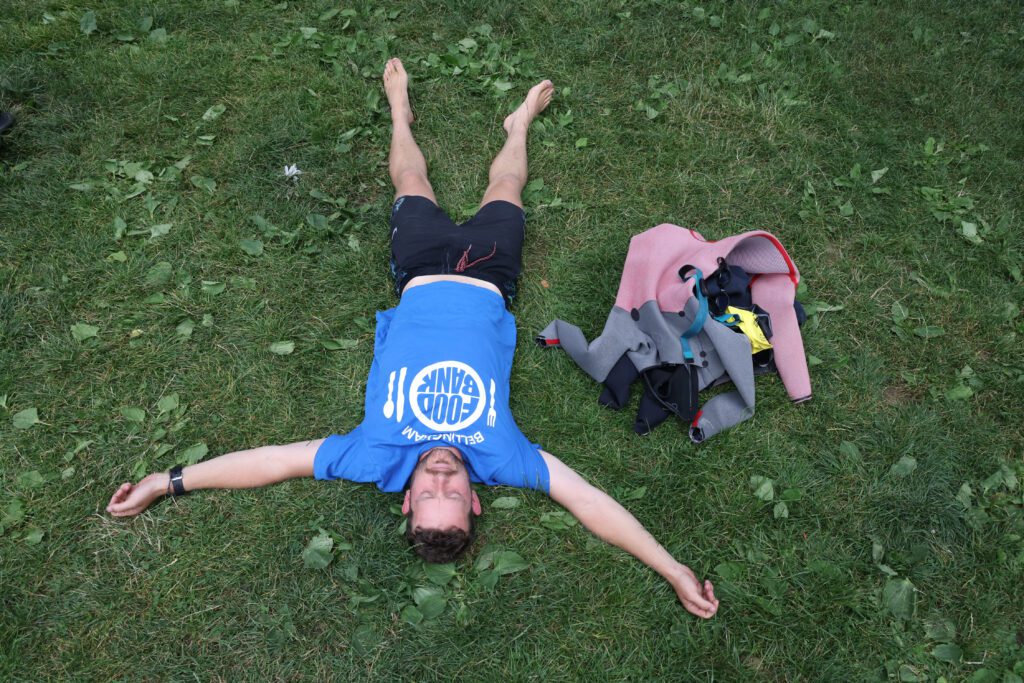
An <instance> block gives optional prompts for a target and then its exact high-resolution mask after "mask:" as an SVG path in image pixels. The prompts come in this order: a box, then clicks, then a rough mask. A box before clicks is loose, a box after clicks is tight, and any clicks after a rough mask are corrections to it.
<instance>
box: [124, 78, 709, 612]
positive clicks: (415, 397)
mask: <svg viewBox="0 0 1024 683" xmlns="http://www.w3.org/2000/svg"><path fill="white" fill-rule="evenodd" d="M384 90H385V91H386V92H387V97H388V102H389V103H390V104H391V119H392V126H393V128H392V137H391V153H390V157H389V164H388V165H389V171H390V173H391V180H392V182H393V183H394V185H395V203H394V206H393V208H392V211H391V253H392V261H391V271H392V274H393V275H394V278H395V290H396V292H397V293H398V295H399V298H400V302H399V305H398V306H397V307H395V308H393V309H391V310H388V311H383V312H380V313H378V314H377V330H376V339H375V342H374V358H373V364H372V366H371V368H370V377H369V379H368V381H367V385H366V403H365V417H364V419H363V422H362V423H361V424H360V425H359V426H358V427H356V428H355V429H353V430H352V431H351V432H349V433H348V434H345V435H343V436H342V435H337V434H335V435H332V436H329V437H327V438H326V439H319V440H316V441H306V442H300V443H294V444H290V445H287V446H265V447H263V448H255V449H252V450H247V451H239V452H237V453H228V454H226V455H222V456H220V457H218V458H214V459H212V460H208V461H206V462H201V463H198V464H196V465H191V466H189V467H185V468H181V467H175V468H173V469H171V471H170V472H165V473H155V474H151V475H149V476H147V477H146V478H145V479H143V480H142V481H140V482H139V483H138V484H135V485H132V484H130V483H125V484H122V485H121V487H120V488H119V489H118V490H117V491H116V492H114V495H113V496H112V497H111V499H110V504H109V505H108V506H107V510H108V511H109V512H110V513H111V514H112V515H117V516H126V515H137V514H139V513H140V512H142V511H143V510H145V509H146V508H147V507H148V506H149V505H150V503H152V502H153V501H154V500H156V499H158V498H160V497H161V496H164V495H180V494H182V493H184V492H186V491H191V490H195V489H208V488H254V487H258V486H265V485H267V484H271V483H274V482H279V481H283V480H285V479H290V478H293V477H308V476H314V477H316V478H317V479H347V480H349V481H356V482H374V483H376V484H377V486H378V487H379V488H380V489H381V490H382V491H388V492H399V491H402V490H403V489H404V490H405V501H404V502H403V504H402V512H403V513H404V514H405V515H406V516H407V519H408V524H407V531H406V535H407V537H408V538H409V541H410V542H412V543H413V545H414V547H415V548H416V550H417V552H418V553H419V554H420V555H421V556H422V557H423V558H424V559H426V560H427V561H430V562H448V561H451V560H453V559H455V558H456V557H458V556H459V555H460V554H461V553H462V552H463V551H464V550H465V549H466V548H467V547H468V546H469V545H470V543H471V542H472V539H473V526H474V518H475V516H476V515H479V514H480V499H479V498H477V495H476V492H474V491H473V489H472V487H471V486H470V482H471V481H475V482H479V483H483V484H489V485H499V484H500V485H505V486H519V487H527V488H533V489H538V490H541V491H544V492H546V493H548V494H549V495H550V496H551V497H552V498H554V499H555V500H556V501H558V502H559V503H560V504H561V505H563V506H565V508H566V509H568V510H569V511H570V512H571V513H572V514H573V515H575V516H576V517H577V518H578V519H579V520H580V522H582V523H583V525H584V526H585V527H586V528H587V529H589V530H590V531H592V532H593V533H595V534H597V535H598V536H599V537H600V538H602V539H604V540H605V541H607V542H609V543H612V544H614V545H616V546H618V547H620V548H622V549H623V550H625V551H627V552H629V553H631V554H633V555H634V556H636V557H637V558H638V559H640V560H641V561H642V562H644V563H645V564H647V565H648V566H649V567H651V568H652V569H654V570H655V571H656V572H658V573H659V574H661V575H662V576H663V577H665V579H666V580H667V581H668V582H669V583H671V584H672V587H673V588H675V591H676V594H677V595H678V596H679V599H680V600H681V601H682V603H683V605H684V606H685V607H686V609H687V610H689V611H690V612H692V613H693V614H696V615H697V616H700V617H705V618H707V617H711V616H712V615H714V614H715V612H716V611H717V609H718V600H716V599H715V593H714V587H713V586H712V585H711V582H710V581H705V582H704V583H703V584H701V582H700V581H698V580H697V578H696V576H694V573H693V572H692V571H691V570H690V569H689V568H688V567H686V566H685V565H683V564H680V563H679V562H677V561H676V560H675V559H673V557H672V556H671V555H669V553H668V552H667V551H666V550H665V549H664V548H663V547H662V546H661V545H660V544H659V543H658V542H657V541H656V540H655V539H654V537H653V536H651V534H650V533H648V532H647V530H646V529H644V527H643V526H642V525H641V524H640V523H639V522H638V521H637V520H636V518H634V517H633V515H631V514H630V513H629V512H627V511H626V510H625V509H624V508H623V507H622V506H621V505H619V504H618V503H617V502H616V501H615V500H613V499H612V498H611V497H609V496H608V495H607V494H606V493H604V492H603V491H600V490H598V489H596V488H594V487H593V486H591V485H590V484H588V483H587V482H586V481H584V479H583V478H582V477H581V476H580V475H579V474H577V473H576V472H575V471H574V470H572V469H571V468H570V467H568V466H566V465H565V464H564V463H563V462H562V461H561V460H559V459H558V458H556V457H555V456H553V455H551V454H550V453H547V452H545V451H543V450H541V449H540V447H539V446H538V445H537V444H533V443H530V441H529V440H528V439H527V438H526V437H525V436H523V434H522V432H521V431H519V428H518V427H517V426H516V423H515V421H514V419H513V418H512V413H511V411H510V410H509V375H510V373H511V369H512V355H513V351H514V350H515V340H516V327H515V319H514V318H513V317H512V315H511V314H510V313H509V312H508V310H507V308H506V307H507V305H508V304H510V303H511V300H512V298H513V297H514V296H515V283H516V278H517V277H518V276H519V269H520V256H521V253H522V245H523V237H524V234H525V233H524V229H525V222H526V215H525V213H524V212H523V203H522V199H521V197H520V193H521V191H522V189H523V186H524V185H525V184H526V137H527V131H528V129H529V126H530V122H531V121H532V120H533V117H534V116H536V115H537V114H538V113H539V112H540V111H542V110H543V109H544V108H545V107H546V106H547V105H548V103H549V102H550V101H551V95H552V93H553V92H554V87H553V86H552V84H551V81H542V82H541V83H538V84H537V85H535V86H534V87H533V88H531V89H530V92H529V94H528V95H527V96H526V100H525V101H524V102H523V103H522V104H521V105H520V106H519V108H518V109H516V110H515V111H514V112H512V114H510V115H509V116H508V118H506V119H505V123H504V127H505V131H506V132H507V134H508V138H507V140H506V141H505V145H504V146H503V147H502V149H501V151H500V152H499V153H498V155H497V156H496V157H495V158H494V161H493V162H492V163H491V169H490V182H489V185H488V187H487V191H486V192H485V193H484V196H483V200H482V201H481V202H480V208H479V210H478V211H477V213H476V215H475V216H473V218H471V219H470V220H469V221H467V222H466V223H463V224H462V225H456V224H455V223H454V222H452V220H451V219H450V218H449V217H448V216H447V215H446V214H445V213H444V212H443V211H442V210H441V209H440V208H438V206H437V201H436V199H435V197H434V191H433V189H432V188H431V186H430V182H429V180H428V179H427V165H426V161H425V160H424V158H423V154H422V153H421V152H420V150H419V147H417V145H416V142H415V140H414V139H413V136H412V130H411V128H410V125H411V124H412V122H413V115H412V109H411V108H410V106H409V96H408V76H407V74H406V72H405V69H404V68H403V66H402V62H401V61H400V60H398V59H391V60H390V61H388V63H387V65H386V66H385V69H384Z"/></svg>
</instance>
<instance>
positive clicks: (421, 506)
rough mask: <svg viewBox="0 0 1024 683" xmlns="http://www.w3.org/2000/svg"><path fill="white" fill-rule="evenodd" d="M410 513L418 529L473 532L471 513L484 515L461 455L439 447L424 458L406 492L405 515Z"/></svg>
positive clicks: (421, 459)
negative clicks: (451, 529)
mask: <svg viewBox="0 0 1024 683" xmlns="http://www.w3.org/2000/svg"><path fill="white" fill-rule="evenodd" d="M410 510H412V513H413V523H414V524H415V525H416V527H417V528H420V529H450V528H452V527H456V528H459V529H462V530H463V531H469V515H470V512H472V513H473V514H476V515H479V514H480V499H479V498H477V496H476V492H474V491H473V489H472V487H471V486H470V485H469V472H468V471H467V470H466V465H465V464H464V463H463V462H462V454H461V453H459V452H458V451H457V450H456V449H454V448H451V447H449V446H438V447H436V448H432V449H430V450H429V451H427V452H426V453H424V454H423V456H422V457H421V458H420V461H419V464H417V465H416V470H415V471H414V472H413V475H412V484H411V485H410V486H409V490H408V491H406V492H405V502H404V503H403V505H402V513H403V514H409V511H410Z"/></svg>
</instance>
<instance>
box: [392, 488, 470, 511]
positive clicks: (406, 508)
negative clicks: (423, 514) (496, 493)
mask: <svg viewBox="0 0 1024 683" xmlns="http://www.w3.org/2000/svg"><path fill="white" fill-rule="evenodd" d="M473 495H474V496H475V495H476V493H474V494H473ZM411 496H412V491H406V492H405V500H403V501H402V514H403V515H407V514H409V510H411V509H412V505H411V504H410V503H409V501H410V499H411ZM478 504H479V503H478ZM477 514H480V513H479V512H478V513H477Z"/></svg>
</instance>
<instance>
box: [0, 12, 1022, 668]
mask: <svg viewBox="0 0 1024 683" xmlns="http://www.w3.org/2000/svg"><path fill="white" fill-rule="evenodd" d="M449 5H452V6H450V7H449V6H446V5H442V4H440V3H428V2H410V3H398V2H392V3H373V2H370V1H368V0H356V2H354V3H353V4H349V3H345V4H337V3H335V2H329V1H327V0H288V1H287V2H280V3H277V2H275V0H227V1H224V0H182V1H180V2H167V1H160V0H156V1H152V2H139V1H136V0H124V1H122V0H91V1H90V2H84V1H80V0H54V1H43V0H7V1H6V2H5V3H4V9H3V13H2V16H0V110H7V111H14V112H15V114H16V116H17V119H18V123H17V126H16V128H15V129H14V130H13V132H12V133H11V134H10V135H9V136H6V137H5V138H3V140H2V141H0V679H3V680H24V681H38V680H45V679H67V680H110V679H121V680H186V679H188V680H192V679H195V680H264V679H272V680H278V679H289V680H291V679H300V680H309V679H334V680H369V679H375V680H417V681H419V680H449V679H459V680H480V681H496V680H516V681H518V680H527V679H529V680H544V681H547V680H565V681H573V680H610V681H620V680H663V681H687V680H721V681H747V680H758V681H759V680H764V681H799V680H804V681H862V680H879V681H881V680H894V681H895V680H898V681H926V680H927V681H936V680H946V681H972V682H974V683H979V682H988V681H992V682H997V683H998V682H1002V683H1012V682H1014V681H1017V682H1019V681H1021V680H1022V677H1024V622H1022V620H1021V608H1022V606H1024V591H1022V588H1021V586H1022V583H1024V500H1022V486H1021V480H1022V479H1024V461H1022V453H1024V438H1022V432H1021V427H1020V425H1021V423H1022V421H1024V358H1022V355H1021V341H1020V339H1019V337H1020V335H1021V334H1022V333H1024V323H1022V320H1024V319H1022V318H1021V316H1020V312H1021V311H1020V309H1021V305H1022V299H1024V297H1022V281H1024V275H1022V268H1024V243H1022V239H1021V220H1022V216H1024V201H1022V193H1021V178H1022V175H1024V163H1022V159H1024V91H1022V89H1021V74H1022V73H1024V13H1022V10H1021V6H1020V5H1019V4H1018V3H1013V2H990V1H981V2H973V3H964V2H952V1H927V0H920V1H917V2H897V3H868V2H859V1H851V2H839V3H833V2H825V1H824V0H820V1H819V0H806V1H795V0H794V1H791V2H777V3H726V2H720V1H717V0H716V1H712V2H708V3H707V4H704V5H697V4H695V3H694V2H689V1H684V2H674V1H669V0H644V1H641V2H636V3H629V2H610V3H597V2H593V3H588V2H563V3H553V2H543V1H541V0H523V1H521V2H514V3H511V2H510V3H488V2H482V1H478V0H464V1H462V2H458V3H449ZM392 55H397V56H401V57H403V58H404V60H405V64H406V66H407V68H408V70H409V72H410V74H411V77H412V80H413V84H412V102H413V108H414V111H415V114H416V116H417V122H416V124H415V127H414V130H415V132H416V134H417V136H418V139H419V141H420V143H421V145H422V147H423V150H424V153H425V155H426V157H427V160H428V163H429V164H430V167H431V178H432V181H433V183H434V187H435V189H436V191H437V195H438V198H439V201H440V202H441V204H442V206H444V207H446V208H447V209H448V210H449V211H450V212H451V213H452V214H453V215H455V216H457V217H460V218H462V217H466V216H468V215H469V214H471V213H472V211H473V208H474V207H475V205H476V203H477V202H478V201H479V198H480V195H481V194H482V192H483V190H484V186H485V184H486V177H487V176H486V173H487V164H488V162H489V160H490V158H491V157H492V156H493V155H494V153H495V152H496V151H497V150H498V148H499V147H500V145H501V143H502V141H503V139H504V134H503V131H502V130H501V127H500V124H501V121H502V119H503V117H504V116H505V115H506V114H507V113H508V112H509V111H511V109H512V108H513V107H514V106H515V104H516V103H518V102H519V101H520V100H521V98H522V96H523V95H524V94H525V92H526V89H527V88H528V86H530V85H532V84H533V83H535V82H536V81H538V80H540V79H542V78H551V79H552V80H553V81H554V82H555V84H556V86H557V87H558V91H557V94H556V96H555V99H554V101H553V103H552V105H551V107H550V108H549V109H548V110H547V111H546V112H545V113H544V115H543V116H542V117H541V118H540V119H539V120H538V121H537V122H535V124H534V129H533V131H532V133H531V152H530V153H531V159H530V161H531V178H532V182H531V185H530V186H529V188H528V190H527V192H526V203H527V210H528V215H529V220H528V238H527V246H526V255H525V263H524V273H523V277H522V279H521V282H520V297H519V300H518V301H517V303H516V306H515V313H516V315H517V322H518V326H519V331H520V335H519V348H518V351H517V355H516V366H515V369H514V371H513V375H512V385H513V386H512V396H513V406H512V407H513V411H514V413H515V414H516V417H517V420H518V422H519V425H520V426H521V428H522V429H523V431H524V432H525V433H526V434H527V435H528V436H529V437H530V438H531V439H533V440H535V441H537V442H539V443H541V444H542V445H543V446H544V447H545V448H546V449H547V450H549V451H551V452H553V453H555V454H556V455H558V456H559V457H561V458H562V459H563V460H564V461H565V462H567V463H568V464H570V465H571V466H573V467H575V468H576V469H578V470H579V471H580V472H581V473H583V474H584V475H585V476H586V477H588V478H589V479H590V480H592V481H593V482H595V483H596V484H597V485H599V486H601V487H602V488H604V489H606V490H609V491H611V492H613V493H614V494H615V495H616V496H618V497H619V498H620V500H623V501H624V504H625V505H626V506H627V507H628V508H629V509H630V510H631V511H633V512H634V514H635V515H636V516H637V517H638V518H639V519H640V521H641V522H643V523H644V524H645V525H646V526H647V527H648V528H649V529H651V530H652V532H653V533H654V535H655V536H656V537H657V538H658V539H659V540H661V541H662V543H663V544H664V545H665V546H666V547H667V548H668V549H669V551H670V552H672V553H673V554H674V555H675V556H676V557H677V558H679V559H680V560H681V561H683V562H686V563H687V564H689V565H690V566H691V567H692V568H693V569H694V570H695V571H696V572H697V574H698V576H704V575H706V576H709V577H710V578H712V579H713V580H714V581H715V583H716V586H717V588H718V594H719V597H720V598H721V609H720V611H719V614H718V616H716V617H715V618H714V619H712V620H710V621H706V622H705V621H701V620H699V619H696V618H694V617H692V616H690V615H689V614H687V613H686V612H685V611H684V610H683V608H682V607H681V606H680V605H679V604H678V602H677V600H676V597H675V595H674V593H673V591H672V590H671V587H670V586H669V585H668V584H667V583H665V582H664V581H662V580H661V578H660V577H658V576H657V575H656V574H654V573H653V572H652V571H650V570H649V569H647V568H646V567H644V566H643V565H642V564H640V563H639V562H637V561H635V560H634V559H633V558H631V557H630V556H628V555H626V554H625V553H623V552H621V551H619V550H617V549H615V548H612V547H608V546H605V545H603V544H602V543H601V542H600V541H598V540H597V539H596V538H594V537H592V536H591V535H590V534H589V533H588V532H586V531H585V530H583V529H581V528H580V527H579V526H575V525H571V524H569V523H567V520H566V519H565V518H563V517H561V516H560V515H559V510H560V508H559V507H558V506H557V505H556V504H555V503H553V502H552V501H550V500H549V499H548V498H546V497H545V496H543V495H541V494H536V493H532V492H527V491H520V490H516V489H486V488H481V489H480V490H479V493H480V495H481V497H482V499H483V501H484V507H485V514H484V516H483V517H482V518H481V522H480V535H481V539H480V541H479V542H478V545H477V547H476V549H475V551H474V552H473V553H471V555H470V556H469V557H468V558H467V559H465V560H463V561H461V562H459V563H458V564H457V565H455V566H454V567H441V568H430V569H427V568H425V567H424V566H423V564H422V563H421V562H420V561H419V560H418V559H416V558H415V557H414V556H413V555H412V554H411V553H410V552H409V551H408V549H407V547H406V546H405V545H404V541H403V540H402V539H401V538H400V537H399V535H398V528H399V525H400V523H401V521H402V518H401V517H400V515H398V514H397V513H398V509H397V505H398V503H399V500H400V499H399V498H398V496H387V495H384V494H381V493H379V492H377V491H376V490H375V489H374V488H373V487H371V486H368V485H355V484H350V483H320V482H315V481H312V480H309V481H292V482H288V483H285V484H281V485H278V486H274V487H271V488H268V489H264V490H259V491H244V492H203V493H200V494H197V495H194V496H191V497H188V498H184V499H179V500H175V501H165V502H162V503H160V504H158V505H156V506H155V507H153V508H152V509H151V510H150V511H148V512H146V513H145V514H143V515H141V516H139V517H137V518H134V519H128V520H122V519H113V518H111V517H109V516H108V515H107V514H106V513H105V512H104V511H103V508H104V507H105V505H106V503H107V500H108V499H109V497H110V495H111V493H112V492H113V490H114V489H115V488H116V486H117V485H118V484H119V483H120V482H123V481H126V480H135V479H137V478H138V477H140V476H142V475H144V474H145V473H147V472H150V471H154V470H166V469H167V468H168V467H170V466H171V465H172V464H174V463H175V462H178V461H195V460H198V459H201V458H203V457H212V456H214V455H217V454H219V453H223V452H227V451H232V450H239V449H243V448H250V447H254V446H258V445H263V444H269V443H286V442H291V441H297V440H300V439H308V438H319V437H322V436H325V435H327V434H330V433H332V432H344V431H347V430H349V429H351V428H353V427H354V426H356V425H357V424H358V423H359V422H360V420H361V419H362V403H363V398H362V395H363V390H364V387H365V381H366V380H365V378H366V374H367V371H368V368H369V363H370V360H371V357H372V345H373V313H374V311H375V310H382V309H386V308H389V307H391V306H393V305H394V304H395V303H396V299H395V296H394V294H393V292H392V288H391V283H390V280H389V276H388V272H387V259H388V249H389V247H388V231H387V219H388V210H389V205H390V201H391V192H392V190H391V186H390V183H389V181H388V177H387V168H386V153H387V142H388V139H389V125H388V123H389V122H388V116H387V103H386V100H384V98H383V91H382V89H381V87H380V81H379V74H380V72H381V68H382V65H383V63H384V61H385V59H386V58H387V57H388V56H392ZM290 164H295V165H297V166H298V168H299V169H301V170H302V174H301V175H300V176H299V177H298V179H297V181H295V180H289V179H286V178H285V176H284V174H283V172H282V170H283V168H284V167H285V165H290ZM662 222H671V223H676V224H679V225H683V226H687V227H694V228H696V229H699V230H700V231H701V232H703V234H704V235H705V236H707V237H708V238H718V237H723V236H726V235H729V234H733V233H736V232H739V231H744V230H750V229H755V228H763V229H767V230H770V231H772V232H774V233H775V234H776V235H777V236H779V237H780V239H781V240H782V241H783V243H784V244H785V245H786V247H787V248H788V250H789V253H790V254H791V255H792V256H793V258H794V259H795V261H796V263H797V265H798V267H799V269H800V271H801V273H802V275H803V281H804V285H805V291H802V293H801V298H802V300H803V301H804V302H805V303H806V304H807V305H808V308H809V309H810V311H812V312H813V315H812V316H811V318H810V320H809V322H808V324H807V325H806V326H805V328H804V341H805V344H806V347H807V351H808V354H809V356H810V360H811V363H812V368H811V373H812V382H813V385H814V389H815V398H814V400H813V401H811V402H810V403H808V404H805V405H801V406H793V405H791V404H790V403H789V401H788V400H787V397H786V395H785V392H784V391H783V389H782V386H781V383H780V382H779V380H778V378H777V377H762V378H759V379H758V383H757V386H758V392H759V396H758V406H757V414H756V415H755V416H754V417H753V418H752V419H751V420H749V421H747V422H745V423H743V424H742V425H740V426H738V427H736V428H735V429H733V430H731V431H728V432H726V433H723V434H721V435H719V436H717V437H715V438H714V439H712V440H710V441H709V442H708V443H706V444H704V445H701V446H694V445H693V444H691V443H690V442H689V440H688V439H687V438H686V435H685V431H684V430H683V429H681V428H680V427H679V426H678V425H674V424H669V425H665V426H663V427H661V428H659V429H657V430H656V431H655V432H654V433H653V434H651V435H650V436H648V437H644V438H639V437H637V436H635V435H634V434H633V433H632V431H631V425H632V421H633V411H632V410H626V411H623V412H621V413H617V412H612V411H608V410H606V409H604V408H602V407H601V406H600V405H598V403H597V401H596V398H597V395H598V393H599V392H598V389H599V387H598V386H597V385H596V384H595V383H594V382H593V381H591V380H590V379H589V378H588V377H586V376H585V375H584V374H583V373H582V372H581V371H580V370H579V369H578V368H577V367H576V366H575V365H574V364H573V363H572V362H571V361H570V360H569V358H568V357H567V356H566V355H565V354H564V353H562V352H559V351H543V350H541V349H539V348H536V347H535V345H534V344H533V343H532V341H531V339H532V337H533V335H534V334H535V333H536V332H538V331H539V330H540V329H541V328H542V327H543V326H544V325H545V324H547V323H548V322H549V321H550V320H551V319H552V318H555V317H559V318H562V319H565V320H568V321H571V322H574V323H577V324H579V325H580V326H581V327H582V328H583V330H584V331H585V332H586V333H587V334H588V335H590V336H596V335H597V334H599V333H600V330H601V327H602V325H603V323H604V320H605V317H606V315H607V313H608V310H609V308H610V307H611V305H612V302H613V299H614V295H615V291H616V287H617V284H618V276H619V273H620V271H621V267H622V261H623V258H624V256H625V251H626V247H627V244H628V239H629V237H630V236H631V235H633V234H636V233H638V232H640V231H642V230H644V229H646V228H649V227H651V226H653V225H656V224H658V223H662ZM279 342H286V343H285V344H278V343H279ZM634 401H635V398H634ZM634 406H635V403H634ZM753 477H761V478H765V479H767V480H769V481H770V483H769V484H768V485H765V479H754V480H753V483H752V478H753ZM498 499H501V502H500V503H498V504H497V505H494V503H495V501H496V500H498ZM780 502H782V503H783V504H782V505H779V503H780ZM568 521H571V520H568ZM314 539H319V540H318V541H314ZM311 542H313V546H317V544H320V545H319V546H317V547H320V548H321V551H320V552H319V553H317V552H315V548H314V549H313V550H310V551H307V552H305V553H304V551H306V549H307V547H309V544H310V543H311ZM326 545H331V546H332V547H331V548H330V550H329V552H326V551H324V550H323V547H324V546H326ZM498 553H501V554H498ZM496 560H499V561H500V562H501V564H502V573H500V575H499V574H494V573H491V571H489V570H487V567H488V566H489V565H490V564H493V563H494V562H495V561H496ZM328 561H329V564H327V566H326V567H325V568H318V567H317V566H315V565H323V564H326V563H327V562H328ZM310 565H314V566H310ZM492 569H493V567H492ZM495 577H497V582H496V583H495V582H494V579H495ZM414 605H416V606H417V607H416V608H415V609H413V608H412V606H414ZM421 618H422V620H420V619H421ZM411 622H418V623H411Z"/></svg>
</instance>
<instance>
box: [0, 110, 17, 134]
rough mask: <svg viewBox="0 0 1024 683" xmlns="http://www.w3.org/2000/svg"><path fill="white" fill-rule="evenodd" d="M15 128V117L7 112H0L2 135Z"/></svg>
mask: <svg viewBox="0 0 1024 683" xmlns="http://www.w3.org/2000/svg"><path fill="white" fill-rule="evenodd" d="M13 126H14V116H13V115H12V114H8V113H7V112H0V135H3V134H4V133H6V132H7V131H9V130H10V129H11V128H12V127H13Z"/></svg>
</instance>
